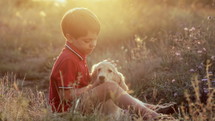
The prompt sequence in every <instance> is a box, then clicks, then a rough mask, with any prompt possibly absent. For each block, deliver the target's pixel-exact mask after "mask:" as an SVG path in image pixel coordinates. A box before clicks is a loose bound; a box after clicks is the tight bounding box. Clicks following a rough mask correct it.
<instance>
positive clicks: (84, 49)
mask: <svg viewBox="0 0 215 121" xmlns="http://www.w3.org/2000/svg"><path fill="white" fill-rule="evenodd" d="M61 27H62V32H63V35H64V37H65V39H66V44H65V47H64V48H63V50H62V52H61V53H60V55H59V56H58V58H57V60H56V62H55V64H54V66H53V69H52V72H51V77H50V89H49V103H50V105H51V106H52V110H53V112H65V111H69V110H70V109H71V107H72V106H74V105H72V103H71V102H73V101H74V100H76V99H77V98H79V99H80V104H79V105H80V106H79V107H80V109H81V111H82V112H84V113H88V112H92V111H93V109H95V108H96V107H97V106H98V105H99V104H100V103H102V102H104V101H106V100H109V99H111V100H112V101H113V102H114V103H115V104H116V105H117V106H119V107H120V108H122V109H130V108H129V107H133V108H132V109H133V111H134V112H136V113H137V114H141V115H142V116H144V117H146V118H155V117H158V116H159V114H158V113H156V112H155V111H153V110H151V109H150V108H147V106H146V105H143V103H140V101H137V100H136V99H134V98H133V97H132V96H131V95H129V94H128V93H127V92H125V91H124V90H123V89H122V88H121V87H119V86H118V85H117V84H116V83H114V82H111V81H109V82H104V83H98V81H95V82H96V83H93V84H91V83H90V82H91V78H90V75H89V71H88V67H87V63H86V57H87V55H89V54H90V53H91V52H92V51H93V50H94V48H95V47H96V43H97V38H98V34H99V31H100V23H99V20H98V18H97V17H96V15H94V14H93V13H92V12H91V11H89V10H88V9H85V8H75V9H72V10H70V11H68V12H67V13H66V14H65V15H64V16H63V18H62V21H61ZM113 90H115V93H114V94H113V92H112V91H113ZM149 107H150V106H149Z"/></svg>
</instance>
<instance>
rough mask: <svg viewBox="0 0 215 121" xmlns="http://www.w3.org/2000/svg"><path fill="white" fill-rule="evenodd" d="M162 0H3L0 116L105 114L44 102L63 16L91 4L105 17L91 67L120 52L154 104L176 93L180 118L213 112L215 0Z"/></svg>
mask: <svg viewBox="0 0 215 121" xmlns="http://www.w3.org/2000/svg"><path fill="white" fill-rule="evenodd" d="M157 2H158V1H157ZM158 3H159V4H157V3H155V2H154V1H143V2H140V1H130V0H124V1H123V2H122V0H118V1H114V0H109V1H108V2H107V1H105V0H104V1H97V2H96V1H94V2H93V1H91V2H89V1H87V0H82V1H73V0H71V1H68V2H67V4H60V3H55V2H32V1H31V0H23V1H21V2H20V1H18V0H8V1H6V2H5V1H4V2H2V1H0V6H1V8H0V9H1V11H0V17H1V20H0V58H1V59H0V76H1V80H0V83H1V85H0V87H1V88H0V95H1V96H0V100H1V101H0V104H1V105H0V120H36V119H38V120H106V119H105V118H104V119H103V118H102V117H100V116H97V115H96V114H93V115H89V116H81V115H80V114H72V116H70V115H71V114H70V113H69V114H63V115H65V116H60V115H58V114H52V113H51V112H50V107H49V106H48V105H47V102H46V97H47V96H46V95H47V89H48V84H49V74H50V71H51V67H52V65H53V63H54V60H55V58H56V57H57V55H58V54H59V53H60V51H61V49H62V47H63V45H64V38H63V37H62V34H61V32H60V27H59V23H60V19H61V17H62V15H63V13H64V12H65V11H67V10H68V9H70V8H72V7H87V8H89V9H91V10H92V11H93V12H95V13H96V14H97V15H98V17H99V19H100V20H101V23H102V31H101V33H100V36H99V41H98V46H97V47H96V49H95V51H94V52H93V53H92V55H90V56H89V58H88V65H89V67H91V66H92V65H93V64H94V63H97V62H99V61H101V60H104V59H107V58H110V59H112V60H115V63H116V64H117V67H118V69H119V71H120V72H122V73H123V74H124V75H125V77H126V83H127V84H128V85H129V88H130V89H132V90H133V91H134V93H133V94H132V95H133V96H135V97H138V98H139V99H141V100H142V101H144V102H149V103H153V104H158V103H164V102H170V101H175V102H177V103H178V106H179V107H180V106H182V107H181V109H180V110H179V112H178V113H177V114H176V116H175V117H176V118H179V119H184V120H197V119H198V118H199V119H201V118H200V117H201V116H202V117H203V118H202V119H201V120H206V118H208V119H210V120H211V119H212V120H213V118H214V114H213V113H214V105H213V104H214V92H213V91H214V86H215V85H214V83H215V82H214V79H215V74H214V73H215V53H214V52H215V49H214V45H215V41H214V36H215V17H214V16H215V14H214V9H213V8H212V7H208V6H210V5H211V6H212V3H211V4H209V2H208V3H206V2H204V3H202V5H199V3H201V2H199V1H196V2H194V1H191V2H189V3H186V1H183V0H182V1H181V3H180V4H179V3H177V2H176V3H171V2H170V1H168V0H167V1H166V3H164V2H162V1H159V2H158ZM185 4H186V5H185ZM204 5H206V6H204ZM110 10H114V12H112V11H110ZM104 45H105V46H104ZM98 55H99V56H98ZM209 62H210V63H209ZM11 73H13V74H11ZM193 75H195V76H193ZM202 80H203V81H202ZM205 80H207V81H208V83H206V82H207V81H205ZM208 84H209V86H208ZM35 85H36V86H35ZM193 87H194V88H193ZM208 89H209V90H212V91H209V93H205V92H204V91H207V90H208ZM186 90H187V91H186ZM185 92H186V94H184V93H185ZM198 93H199V94H198ZM206 97H209V98H206ZM199 99H200V102H199ZM188 109H189V110H188ZM197 109H198V110H197ZM196 110H197V112H195V111H196ZM199 116H200V117H199ZM205 117H206V118H205ZM107 119H108V118H107Z"/></svg>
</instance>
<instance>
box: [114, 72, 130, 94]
mask: <svg viewBox="0 0 215 121" xmlns="http://www.w3.org/2000/svg"><path fill="white" fill-rule="evenodd" d="M117 76H118V77H119V79H118V81H119V85H120V87H122V89H124V90H125V91H128V86H127V85H126V83H125V77H124V76H123V74H122V73H120V72H117Z"/></svg>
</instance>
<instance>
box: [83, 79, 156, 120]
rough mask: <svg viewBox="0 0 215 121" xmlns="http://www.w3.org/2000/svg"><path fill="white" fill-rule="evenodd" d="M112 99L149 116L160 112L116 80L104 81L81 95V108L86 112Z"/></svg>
mask: <svg viewBox="0 0 215 121" xmlns="http://www.w3.org/2000/svg"><path fill="white" fill-rule="evenodd" d="M108 99H111V100H112V101H113V102H114V103H115V104H116V105H118V106H119V107H120V108H122V109H129V108H132V109H133V110H134V111H135V112H136V113H137V114H140V115H142V116H144V117H147V118H155V117H158V116H159V114H157V113H156V112H154V111H153V110H151V109H149V108H147V107H146V106H144V104H143V103H140V101H137V99H135V98H133V97H132V96H131V95H129V94H128V93H127V92H125V91H124V90H123V89H122V88H121V87H119V86H118V85H117V84H116V83H115V82H104V83H103V84H100V85H99V86H97V87H95V88H93V89H92V90H90V91H88V92H86V93H84V94H83V95H82V96H81V103H80V105H81V108H82V110H83V111H84V112H88V111H91V109H94V108H95V107H97V106H99V104H101V103H102V102H104V101H106V100H108Z"/></svg>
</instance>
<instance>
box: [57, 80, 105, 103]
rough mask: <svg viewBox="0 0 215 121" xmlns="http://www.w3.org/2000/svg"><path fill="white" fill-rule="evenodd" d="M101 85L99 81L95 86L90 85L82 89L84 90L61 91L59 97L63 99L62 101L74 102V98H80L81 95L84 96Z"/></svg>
mask: <svg viewBox="0 0 215 121" xmlns="http://www.w3.org/2000/svg"><path fill="white" fill-rule="evenodd" d="M99 84H101V83H100V82H99V81H96V82H95V83H93V84H89V85H88V86H86V87H82V88H74V89H59V95H60V97H61V100H66V101H68V100H72V99H73V98H74V97H79V96H80V95H81V94H83V93H84V92H87V91H89V90H91V89H93V88H94V87H96V86H98V85H99Z"/></svg>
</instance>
